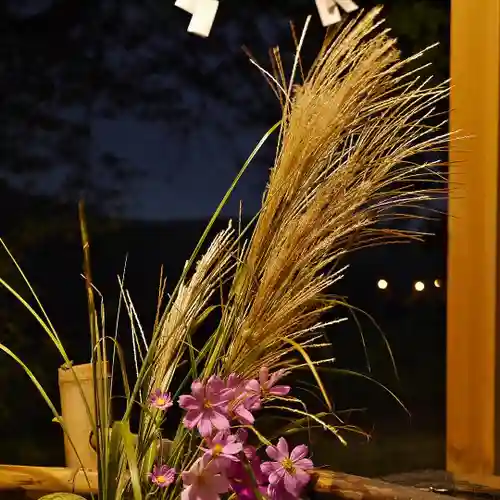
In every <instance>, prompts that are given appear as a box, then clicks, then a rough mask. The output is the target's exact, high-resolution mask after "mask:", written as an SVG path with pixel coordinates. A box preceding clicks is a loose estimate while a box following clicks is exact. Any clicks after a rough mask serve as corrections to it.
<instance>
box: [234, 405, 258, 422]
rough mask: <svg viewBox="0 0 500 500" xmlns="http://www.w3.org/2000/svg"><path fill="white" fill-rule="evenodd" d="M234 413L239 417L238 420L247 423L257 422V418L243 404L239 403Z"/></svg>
mask: <svg viewBox="0 0 500 500" xmlns="http://www.w3.org/2000/svg"><path fill="white" fill-rule="evenodd" d="M234 413H235V414H236V416H237V417H238V420H239V421H240V422H241V423H242V424H245V425H252V424H253V423H254V422H255V418H254V416H253V415H252V412H251V411H250V410H247V409H246V408H245V407H244V406H243V405H239V406H238V407H236V408H235V409H234Z"/></svg>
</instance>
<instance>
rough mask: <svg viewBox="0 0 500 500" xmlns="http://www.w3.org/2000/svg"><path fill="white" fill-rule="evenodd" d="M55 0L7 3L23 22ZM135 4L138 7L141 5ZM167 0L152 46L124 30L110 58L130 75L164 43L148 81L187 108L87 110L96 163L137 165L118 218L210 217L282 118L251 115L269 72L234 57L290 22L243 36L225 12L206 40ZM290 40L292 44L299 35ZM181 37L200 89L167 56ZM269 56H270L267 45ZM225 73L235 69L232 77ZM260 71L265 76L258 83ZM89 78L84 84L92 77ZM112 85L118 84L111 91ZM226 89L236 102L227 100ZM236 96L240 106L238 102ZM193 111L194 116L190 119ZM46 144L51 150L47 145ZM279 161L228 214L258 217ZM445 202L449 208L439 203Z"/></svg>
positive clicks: (78, 115)
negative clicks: (110, 159) (101, 159)
mask: <svg viewBox="0 0 500 500" xmlns="http://www.w3.org/2000/svg"><path fill="white" fill-rule="evenodd" d="M54 1H55V0H10V1H8V2H7V3H8V6H9V9H10V12H11V13H12V14H15V15H16V16H18V17H19V18H20V19H22V18H25V19H28V18H29V17H30V16H34V15H36V14H39V13H40V12H43V11H44V10H46V9H48V8H50V7H51V6H52V4H53V2H54ZM113 3H114V2H113V1H112V0H103V5H107V4H109V5H110V6H111V5H112V4H113ZM129 3H130V5H131V6H132V7H133V5H134V2H129ZM149 3H151V4H152V3H155V4H158V2H149ZM163 3H164V4H165V9H166V14H165V16H166V17H168V19H167V21H166V22H164V23H163V24H162V23H158V24H155V25H154V28H155V31H153V32H152V33H151V34H150V36H149V38H148V39H147V42H146V43H142V44H141V45H139V46H137V47H135V48H132V49H131V48H130V47H125V44H124V43H122V44H121V43H120V38H119V37H116V38H115V39H111V38H110V40H109V41H106V42H103V44H102V47H103V49H102V50H103V56H102V57H103V58H104V60H105V63H106V64H107V69H108V70H109V71H111V72H113V74H114V75H115V76H116V75H118V77H119V78H122V79H123V80H127V79H128V81H130V78H133V75H134V71H137V68H138V67H141V66H142V65H145V64H147V62H148V61H150V60H152V59H154V58H156V59H158V57H159V56H158V54H159V53H160V54H161V53H162V52H161V50H163V51H164V52H163V55H162V56H160V59H159V61H160V65H162V66H163V67H162V68H161V70H160V71H157V72H156V73H155V71H154V70H151V71H150V73H149V74H147V75H146V77H145V78H144V82H145V84H144V85H145V87H148V88H150V87H152V86H154V89H155V91H156V92H157V95H158V94H160V95H161V94H162V93H163V94H164V95H163V98H164V99H168V95H169V93H171V92H172V89H174V91H175V92H176V93H177V94H179V95H180V96H181V98H182V106H180V107H179V109H177V110H176V109H175V108H173V109H172V113H171V115H170V116H168V117H167V118H166V119H165V118H163V119H160V120H158V119H157V118H156V117H155V118H153V119H148V117H147V116H144V114H143V116H138V113H137V112H136V109H135V107H136V106H135V105H125V106H123V105H121V106H120V107H117V108H116V107H115V109H114V110H113V116H112V117H109V116H106V113H105V112H103V111H102V110H103V109H104V108H106V106H107V102H106V99H107V97H103V98H101V97H99V98H96V101H98V102H97V104H96V103H94V104H93V110H92V114H91V116H90V118H89V117H87V119H88V123H89V126H90V134H89V139H88V142H87V143H86V147H87V152H86V154H87V155H88V161H89V162H90V163H96V162H95V159H96V158H97V156H98V155H99V154H100V153H102V152H103V151H105V152H106V153H108V154H112V155H114V156H116V157H119V158H120V160H121V161H123V162H124V163H125V164H128V165H132V166H133V168H134V176H133V178H131V179H129V180H128V181H127V184H126V188H125V189H124V190H123V193H122V199H121V204H122V206H121V208H120V210H119V212H117V213H118V215H119V216H120V217H126V218H139V219H150V220H174V219H206V218H208V217H209V216H210V215H211V214H212V212H213V210H214V209H215V207H216V206H217V204H218V202H219V201H220V199H221V197H222V196H223V194H224V193H225V191H226V189H227V188H228V187H229V185H230V183H231V181H232V179H233V177H234V175H235V173H236V172H237V171H238V169H239V168H240V166H241V164H242V162H243V161H244V159H245V158H246V157H247V156H248V155H249V153H250V152H251V151H252V149H253V147H254V146H255V144H256V143H257V142H258V140H259V139H260V137H261V136H262V134H263V133H264V132H265V131H266V129H267V127H268V126H271V125H272V123H274V121H275V120H276V119H277V118H278V116H279V114H278V107H277V106H276V109H275V110H274V111H273V112H270V113H269V114H268V115H267V116H264V117H262V119H258V120H255V119H252V118H250V119H244V118H246V117H245V114H246V109H245V108H246V107H247V104H246V103H251V102H253V101H258V100H260V101H262V103H263V104H262V106H267V104H266V103H268V102H269V101H270V100H272V99H273V96H272V94H271V91H270V90H269V89H268V88H267V87H266V83H265V82H264V78H262V77H261V76H260V75H258V71H257V70H256V69H255V68H254V67H253V66H252V65H251V64H249V63H248V62H247V64H246V66H245V65H243V66H242V67H238V68H237V67H236V63H240V64H241V61H244V59H245V57H246V56H244V55H243V52H242V49H241V46H242V45H243V44H245V45H248V46H249V48H250V49H251V50H253V49H254V48H259V47H260V48H264V47H265V48H267V47H270V46H272V45H273V44H274V43H276V41H277V39H278V38H279V37H278V31H279V30H281V31H282V30H283V27H284V26H285V27H286V25H287V19H285V18H277V19H270V17H269V15H268V14H261V15H258V16H256V18H255V22H256V25H255V31H254V33H255V41H254V40H252V39H251V37H249V34H248V32H246V33H245V32H243V33H242V32H241V29H239V28H241V26H239V25H237V24H235V22H232V20H231V18H230V17H229V14H227V15H224V12H223V9H221V11H222V12H221V13H220V14H219V16H218V17H217V19H216V22H215V26H214V28H213V32H212V35H211V37H210V38H209V39H207V40H204V39H201V38H197V37H195V36H193V35H189V34H187V33H185V32H186V28H187V24H188V21H189V18H188V15H187V14H186V13H184V12H182V11H180V10H179V9H175V8H173V1H172V2H170V0H163ZM170 3H171V4H172V5H170ZM310 4H311V5H310V9H309V13H310V14H314V17H313V23H312V24H313V29H312V31H313V34H312V35H311V37H312V38H317V37H318V36H322V34H323V33H324V30H323V28H322V27H321V25H320V22H319V19H318V18H317V15H316V11H315V6H314V2H313V1H311V2H310ZM221 5H225V4H224V3H223V4H221ZM127 15H128V17H127V19H126V21H125V24H126V23H127V22H129V23H130V24H131V26H134V25H135V24H138V23H139V22H140V21H141V16H142V17H144V15H145V13H144V12H141V11H139V10H137V9H136V10H134V9H133V8H131V9H130V12H129V13H128V14H127ZM149 21H150V20H148V22H149ZM90 26H91V25H90ZM125 29H126V26H125V27H124V30H125ZM130 29H132V28H130ZM285 29H287V28H285ZM172 30H175V32H172ZM281 31H280V33H281ZM288 38H289V39H288V44H289V46H290V41H291V40H290V38H291V37H290V36H289V37H288ZM221 40H224V41H225V43H226V44H227V50H226V51H221V50H218V51H215V52H214V44H216V43H220V41H221ZM174 43H177V44H178V49H174V51H175V52H176V55H177V57H182V54H179V51H186V58H190V57H192V58H193V61H195V62H194V63H193V64H197V65H198V67H197V70H198V75H197V77H198V79H199V82H198V84H197V86H193V85H191V83H192V82H190V81H189V76H186V75H185V74H182V75H181V73H182V72H181V71H180V70H178V67H176V65H175V62H173V61H172V60H171V59H168V58H167V57H166V56H165V54H167V55H168V54H169V53H171V52H169V51H172V44H174ZM285 52H286V47H285ZM261 53H264V54H265V52H264V51H262V50H261ZM161 57H163V59H162V58H161ZM263 62H267V61H266V60H264V61H263ZM68 64H69V62H68ZM231 64H233V67H231ZM226 72H227V74H228V76H227V78H224V76H225V73H226ZM129 75H132V76H129ZM214 75H217V78H220V79H221V82H222V83H220V84H219V88H218V89H217V90H216V91H215V92H214V91H213V90H212V91H207V92H204V85H206V86H207V87H208V86H209V85H210V84H211V83H212V80H213V77H214ZM221 75H222V76H221ZM259 78H260V80H261V81H260V82H258V83H255V81H258V79H259ZM204 79H205V81H204ZM248 81H250V83H248ZM60 85H63V83H60ZM82 85H85V81H83V82H82ZM112 92H113V90H112V88H111V91H110V92H109V94H112ZM109 94H108V95H109ZM226 95H227V96H228V97H229V98H230V99H229V100H232V101H233V103H231V102H229V103H228V102H227V101H228V100H225V99H224V97H226ZM137 99H139V100H140V99H141V97H140V96H139V95H137ZM172 99H175V96H174V97H173V98H172ZM234 100H237V101H238V103H239V104H238V105H234ZM163 105H165V104H163ZM54 106H55V109H56V112H57V113H59V114H60V116H64V117H70V118H73V119H75V120H79V119H82V117H83V116H84V114H85V113H86V112H87V111H86V110H85V108H84V106H82V105H78V103H76V104H72V105H71V106H69V107H64V108H63V107H62V106H58V105H57V104H55V105H54ZM134 106H135V107H134ZM153 106H154V105H153ZM167 107H168V104H167ZM257 110H258V108H257ZM185 117H189V119H188V120H187V121H184V119H185ZM181 129H182V130H181ZM30 146H31V147H32V148H36V145H34V144H33V142H30V141H29V139H28V147H30ZM42 147H45V148H48V146H47V145H42ZM48 154H49V155H50V152H49V153H48ZM429 159H430V160H433V159H434V158H432V157H431V158H429ZM272 160H273V155H272V149H270V148H267V150H266V151H265V152H264V153H262V154H261V155H260V156H259V157H258V159H257V160H256V161H255V163H254V165H253V166H251V167H250V169H249V170H248V171H247V173H246V174H245V176H244V177H243V179H242V181H241V182H240V185H239V187H238V189H237V191H236V193H235V194H234V196H233V197H232V199H231V201H230V203H229V205H228V206H227V209H226V211H225V215H228V216H232V217H234V216H237V214H238V210H239V203H240V200H241V201H242V202H243V207H244V213H245V214H247V215H252V214H254V213H255V212H256V210H257V209H258V207H259V204H260V200H261V197H262V192H263V190H264V188H265V183H266V177H267V172H268V169H269V167H270V165H271V164H272ZM65 175H66V174H65V169H64V165H63V164H62V163H61V161H60V160H57V159H55V160H53V164H52V170H51V172H44V173H43V174H41V175H39V176H38V181H37V182H36V183H34V184H33V183H32V184H33V185H32V186H31V187H30V189H32V190H33V191H35V192H36V191H38V192H43V193H54V194H57V193H58V191H59V190H60V189H61V184H62V182H63V180H64V176H65ZM96 178H97V179H98V182H102V183H104V184H106V183H110V184H113V181H112V180H110V179H108V174H107V171H106V168H105V167H102V166H101V167H95V175H94V181H95V179H96ZM33 186H34V187H33ZM438 208H440V209H443V208H444V205H442V204H440V206H439V207H438Z"/></svg>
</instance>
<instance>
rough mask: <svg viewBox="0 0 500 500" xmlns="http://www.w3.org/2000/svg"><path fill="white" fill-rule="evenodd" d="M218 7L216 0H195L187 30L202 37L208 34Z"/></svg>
mask: <svg viewBox="0 0 500 500" xmlns="http://www.w3.org/2000/svg"><path fill="white" fill-rule="evenodd" d="M218 8H219V2H218V0H195V10H194V13H193V17H192V18H191V22H190V23H189V26H188V32H189V33H194V34H195V35H199V36H203V37H207V36H208V35H210V30H211V29H212V25H213V24H214V20H215V15H216V14H217V9H218Z"/></svg>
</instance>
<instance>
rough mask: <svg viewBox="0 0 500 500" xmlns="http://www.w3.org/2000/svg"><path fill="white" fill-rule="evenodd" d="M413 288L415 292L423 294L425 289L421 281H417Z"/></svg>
mask: <svg viewBox="0 0 500 500" xmlns="http://www.w3.org/2000/svg"><path fill="white" fill-rule="evenodd" d="M413 286H414V287H415V290H416V291H417V292H423V291H424V288H425V284H424V282H423V281H417V282H416V283H415V285H413Z"/></svg>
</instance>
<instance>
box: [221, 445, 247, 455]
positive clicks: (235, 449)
mask: <svg viewBox="0 0 500 500" xmlns="http://www.w3.org/2000/svg"><path fill="white" fill-rule="evenodd" d="M242 449H243V445H242V444H241V443H228V444H226V445H225V446H224V448H223V450H222V453H224V454H225V455H236V454H237V453H239V452H240V451H241V450H242Z"/></svg>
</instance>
